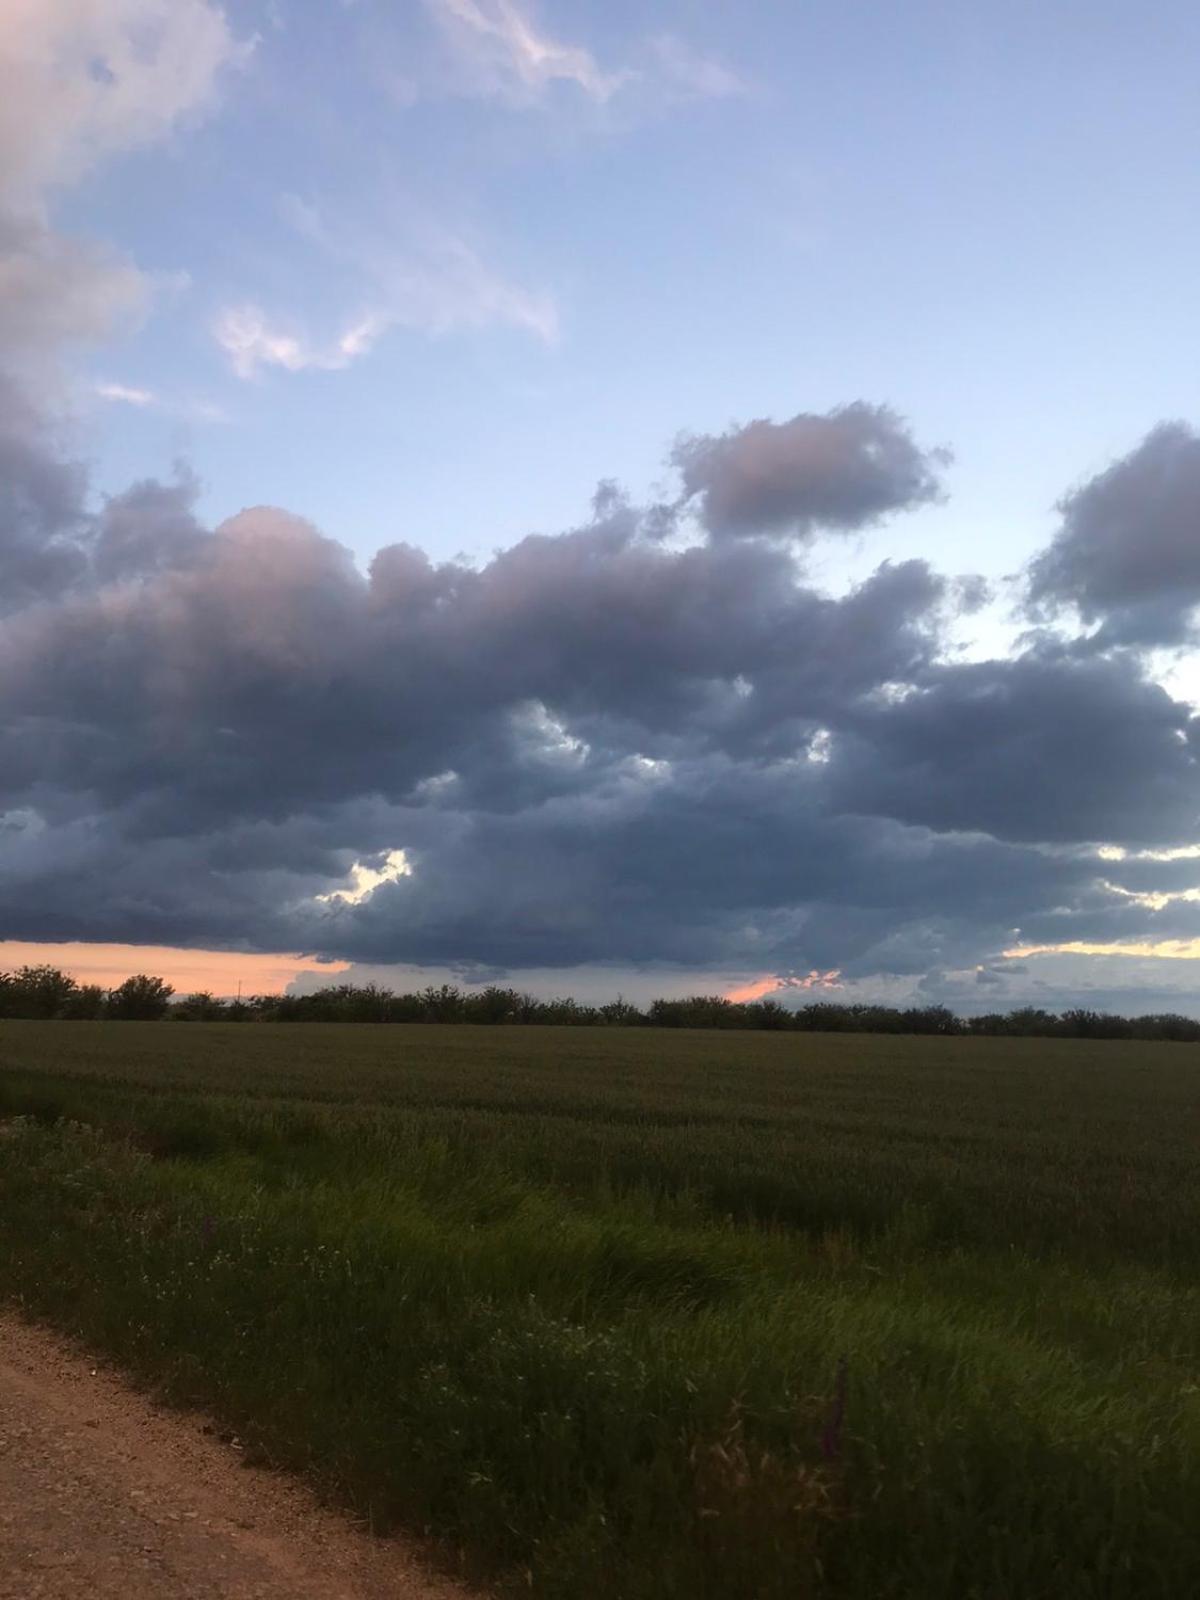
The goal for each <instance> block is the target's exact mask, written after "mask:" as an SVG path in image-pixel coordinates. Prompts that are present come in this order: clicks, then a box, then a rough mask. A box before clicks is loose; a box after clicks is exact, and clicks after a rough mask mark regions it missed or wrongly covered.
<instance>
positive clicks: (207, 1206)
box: [0, 1022, 1200, 1600]
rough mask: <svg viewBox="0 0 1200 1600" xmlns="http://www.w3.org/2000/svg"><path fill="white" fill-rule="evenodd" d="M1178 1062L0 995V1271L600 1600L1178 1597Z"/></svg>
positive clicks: (273, 1428)
mask: <svg viewBox="0 0 1200 1600" xmlns="http://www.w3.org/2000/svg"><path fill="white" fill-rule="evenodd" d="M1198 1112H1200V1056H1198V1055H1197V1054H1196V1052H1195V1049H1194V1047H1191V1046H1185V1045H1158V1044H1133V1043H1103V1042H1099V1043H1089V1042H1083V1041H1071V1040H1005V1039H931V1038H878V1037H870V1036H864V1035H848V1036H830V1035H826V1036H822V1035H808V1034H799V1035H797V1034H769V1033H768V1034H729V1033H725V1034H722V1033H711V1032H709V1033H701V1032H676V1031H666V1030H658V1031H654V1030H648V1029H628V1030H625V1029H586V1030H579V1029H557V1028H529V1029H526V1028H518V1027H511V1028H488V1029H482V1028H480V1029H473V1028H470V1027H423V1026H410V1027H370V1026H357V1027H355V1026H348V1027H342V1026H329V1027H322V1026H314V1025H307V1026H305V1025H301V1026H296V1027H290V1026H286V1025H279V1026H271V1027H267V1026H265V1025H263V1026H257V1027H255V1026H244V1025H243V1026H237V1025H226V1024H213V1025H190V1026H189V1025H185V1024H167V1023H162V1024H141V1025H139V1024H123V1023H113V1022H107V1023H100V1024H90V1023H75V1024H71V1023H19V1022H9V1023H5V1024H2V1025H0V1119H4V1121H3V1125H2V1126H0V1135H2V1137H0V1295H3V1296H4V1297H6V1298H7V1299H9V1300H10V1301H16V1302H20V1303H22V1304H24V1305H25V1306H26V1307H27V1308H28V1309H29V1311H30V1312H31V1313H32V1314H34V1315H36V1316H38V1317H41V1318H43V1319H44V1320H46V1321H48V1322H51V1323H54V1324H56V1325H58V1326H61V1327H63V1328H66V1329H69V1330H72V1331H78V1332H79V1333H81V1334H83V1335H85V1336H86V1338H87V1339H88V1340H89V1341H91V1342H92V1343H93V1344H94V1345H96V1346H99V1347H102V1348H104V1349H106V1350H108V1351H109V1352H110V1353H111V1354H112V1355H113V1356H114V1357H115V1358H116V1359H117V1360H118V1361H119V1362H121V1363H123V1364H125V1365H126V1367H127V1368H128V1369H130V1370H131V1371H133V1372H135V1373H137V1374H138V1375H139V1376H140V1377H142V1378H143V1379H144V1380H146V1381H147V1382H150V1383H152V1384H153V1385H154V1386H155V1388H156V1389H157V1390H159V1391H160V1392H163V1393H166V1394H168V1395H170V1396H172V1397H174V1398H177V1399H179V1400H181V1401H186V1402H196V1403H199V1404H201V1405H203V1406H205V1407H207V1408H208V1409H209V1410H210V1411H211V1412H213V1413H216V1414H218V1415H219V1416H220V1417H221V1418H223V1419H224V1420H225V1421H226V1422H227V1423H228V1425H229V1426H230V1427H231V1428H233V1429H235V1430H236V1431H237V1433H238V1434H239V1435H240V1437H241V1438H242V1439H243V1440H245V1441H247V1442H248V1445H249V1448H250V1453H251V1455H252V1456H253V1457H254V1458H256V1459H262V1460H265V1461H269V1462H272V1463H275V1464H278V1465H280V1466H284V1467H288V1468H291V1469H298V1470H302V1471H304V1472H305V1473H307V1474H309V1475H310V1476H311V1477H312V1478H314V1479H315V1480H316V1481H317V1482H318V1483H319V1484H320V1485H321V1486H323V1488H324V1489H325V1490H327V1492H328V1493H329V1494H330V1495H332V1496H335V1497H337V1498H339V1499H341V1500H343V1501H346V1502H348V1503H350V1504H353V1505H355V1506H356V1507H358V1508H359V1509H360V1510H364V1511H365V1512H366V1513H367V1514H368V1515H369V1516H370V1519H371V1521H372V1524H373V1525H374V1526H375V1527H376V1528H377V1529H380V1530H386V1529H387V1528H390V1527H397V1526H399V1527H405V1528H409V1529H414V1530H418V1531H422V1532H425V1533H428V1534H429V1535H431V1536H432V1537H433V1539H434V1540H435V1541H436V1543H437V1548H438V1549H439V1551H440V1554H441V1556H442V1558H443V1559H445V1560H447V1561H450V1562H455V1563H459V1564H461V1565H462V1566H464V1567H465V1568H466V1570H467V1571H469V1572H471V1573H474V1574H477V1575H482V1576H485V1577H487V1578H488V1579H490V1580H491V1581H492V1582H493V1583H495V1584H496V1585H497V1586H498V1587H500V1588H508V1587H512V1588H513V1589H514V1590H517V1591H519V1592H521V1593H526V1594H528V1593H530V1592H533V1593H534V1594H538V1595H543V1596H556V1597H564V1600H565V1597H567V1596H571V1597H579V1600H593V1597H599V1596H604V1597H606V1600H652V1597H653V1600H663V1597H681V1600H682V1597H689V1600H690V1597H711V1600H718V1597H720V1600H743V1597H744V1600H751V1597H754V1600H757V1597H766V1600H771V1597H776V1596H779V1597H783V1596H788V1597H789V1600H798V1597H800V1600H802V1597H804V1596H809V1595H814V1596H815V1595H829V1596H848V1597H854V1600H879V1597H884V1596H905V1597H912V1600H1037V1597H1042V1596H1044V1597H1046V1600H1073V1597H1083V1596H1089V1597H1091V1596H1095V1597H1101V1596H1103V1597H1106V1600H1108V1597H1113V1600H1115V1597H1129V1600H1151V1597H1156V1596H1161V1597H1163V1600H1168V1597H1169V1600H1181V1597H1183V1596H1186V1595H1190V1594H1193V1593H1196V1592H1197V1591H1198V1590H1200V1359H1198V1357H1200V1273H1198V1269H1200V1162H1198V1161H1197V1145H1198V1132H1200V1127H1198V1121H1200V1119H1198Z"/></svg>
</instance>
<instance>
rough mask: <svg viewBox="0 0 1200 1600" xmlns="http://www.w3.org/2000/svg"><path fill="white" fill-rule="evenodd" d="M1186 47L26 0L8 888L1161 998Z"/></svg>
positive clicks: (96, 920)
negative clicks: (768, 864) (351, 891)
mask: <svg viewBox="0 0 1200 1600" xmlns="http://www.w3.org/2000/svg"><path fill="white" fill-rule="evenodd" d="M1198 47H1200V12H1197V10H1196V8H1195V7H1192V6H1187V5H1184V4H1182V3H1164V4H1161V5H1159V6H1156V7H1153V8H1145V7H1138V6H1134V5H1133V4H1126V3H1120V4H1118V3H1112V0H1110V3H1093V4H1088V5H1084V4H1076V3H1074V0H1054V3H1051V4H1040V5H1035V4H1026V3H1006V4H1004V5H1000V4H973V5H966V6H964V5H961V4H958V5H953V4H949V3H945V4H935V3H932V0H914V3H912V4H909V5H906V6H903V7H891V8H885V7H880V6H879V5H877V4H875V5H868V4H865V3H862V4H860V3H848V0H841V3H836V4H835V3H810V4H793V3H786V4H785V3H782V0H780V3H765V0H750V3H746V4H743V5H741V6H738V7H736V8H734V7H730V6H716V5H713V4H704V3H701V0H661V3H660V0H656V3H653V4H638V5H635V4H632V3H612V4H605V5H599V4H595V3H584V0H231V3H229V4H227V5H226V6H225V7H224V8H222V7H221V6H220V5H218V4H217V3H216V0H71V3H68V0H8V3H7V4H6V5H4V6H3V7H0V379H2V382H0V491H3V492H0V590H3V588H4V585H5V584H7V586H8V587H7V598H6V599H5V603H4V606H3V607H2V608H0V610H2V612H3V616H2V618H0V657H3V659H5V660H7V661H8V662H9V663H10V674H9V681H10V684H11V685H13V687H11V689H10V690H8V691H6V693H7V694H8V699H7V700H6V701H5V703H4V705H3V707H2V709H3V710H4V712H5V715H6V717H7V719H8V721H7V728H8V730H9V734H10V735H11V738H12V741H13V742H12V745H11V748H9V749H8V753H7V755H6V756H4V758H3V759H4V760H6V761H7V762H8V765H9V770H10V771H11V772H12V773H14V774H16V776H14V777H13V778H12V779H11V781H9V782H8V783H7V785H5V786H0V912H3V918H4V920H3V923H2V924H0V938H2V937H3V936H4V935H5V934H8V935H10V936H11V937H12V938H13V939H14V940H21V941H24V943H23V944H22V946H21V948H22V949H23V950H29V949H34V948H35V947H37V948H40V946H41V944H45V945H46V946H47V948H49V947H50V946H51V945H54V944H55V943H56V942H61V941H73V942H74V945H75V946H79V947H87V948H92V949H99V948H101V947H108V946H110V945H113V944H120V945H123V946H125V945H142V946H146V947H150V946H153V947H155V948H156V949H160V948H161V947H174V946H178V947H188V948H190V949H192V950H198V949H210V948H211V949H214V950H217V951H223V952H226V953H230V952H232V953H234V954H235V955H239V956H240V957H243V958H245V959H246V960H249V959H250V958H251V957H253V958H254V959H255V960H258V961H260V962H261V960H264V959H265V960H270V961H274V959H275V957H276V955H278V954H279V952H284V953H287V952H291V953H293V954H297V953H302V954H304V955H305V956H306V957H308V958H316V957H320V958H321V959H322V960H325V961H337V962H348V963H352V964H354V965H355V967H356V968H357V969H361V970H363V971H371V972H374V973H379V972H384V971H398V970H401V969H403V970H404V971H405V972H408V973H413V972H416V973H418V974H419V973H427V974H431V975H432V974H437V975H440V974H444V973H450V974H458V975H466V976H468V977H469V976H472V975H474V976H477V977H481V978H482V977H485V976H487V975H489V974H495V973H498V972H501V971H503V972H509V973H516V974H518V975H520V974H525V976H526V977H527V979H528V981H529V982H531V983H535V984H537V985H538V986H539V987H542V988H547V987H548V988H565V987H574V988H576V989H577V990H578V991H579V992H580V993H599V992H603V991H606V990H607V989H608V988H611V987H613V986H614V984H615V983H616V982H617V981H618V980H619V982H620V986H622V987H624V988H625V989H626V992H634V993H636V992H639V988H640V989H641V990H644V991H645V992H650V991H653V990H659V989H667V988H679V987H680V986H683V987H695V986H697V985H700V984H703V985H705V986H707V985H710V984H711V985H716V984H723V985H731V986H734V987H737V986H744V985H746V984H747V983H749V984H754V983H759V982H762V981H764V980H765V978H767V977H770V976H771V975H774V974H779V975H781V976H782V977H784V978H786V979H790V980H794V981H800V980H802V979H805V978H806V975H807V974H808V973H809V972H810V971H813V970H816V971H819V972H826V971H834V970H836V971H838V972H840V973H842V975H843V977H842V981H843V982H844V984H845V985H846V986H847V987H848V988H849V989H851V990H853V991H854V992H856V993H857V992H862V993H875V994H882V995H887V996H888V997H890V998H903V997H904V996H905V995H910V994H912V993H914V992H918V993H921V994H923V995H925V996H926V997H928V996H929V995H935V996H938V997H943V998H947V999H949V1000H950V1001H952V1002H953V1003H955V1004H957V1005H960V1006H962V1007H963V1008H964V1009H978V1008H979V1006H980V1005H982V1004H984V1003H989V1004H990V1003H1000V1001H1001V1000H1004V1001H1013V1002H1015V1001H1016V1000H1018V999H1021V998H1028V997H1034V998H1037V997H1041V998H1042V999H1044V1000H1048V1001H1054V1002H1055V1003H1057V1002H1058V1001H1060V1000H1062V1001H1064V1002H1065V1001H1066V1000H1069V999H1070V998H1072V997H1074V996H1077V995H1079V994H1081V993H1086V994H1090V995H1093V996H1098V997H1099V998H1100V999H1101V1000H1106V1001H1107V1003H1110V1004H1114V1005H1117V1004H1119V1005H1121V1006H1122V1007H1123V1008H1124V1009H1135V1008H1136V1004H1137V1000H1138V997H1139V996H1140V997H1142V998H1143V999H1144V1001H1145V1004H1146V1005H1147V1006H1149V1005H1151V1004H1159V1003H1161V1004H1168V1003H1169V1004H1172V1005H1186V1006H1187V1007H1188V1008H1189V1009H1191V1008H1193V1006H1192V1002H1191V1000H1190V998H1189V995H1190V990H1189V985H1190V983H1191V979H1190V976H1189V974H1190V972H1191V971H1192V970H1193V963H1194V961H1195V959H1197V958H1200V912H1196V911H1195V910H1194V909H1193V908H1194V907H1195V905H1196V904H1197V903H1198V902H1200V889H1197V886H1196V885H1195V883H1194V882H1193V878H1194V875H1195V865H1194V863H1195V859H1196V856H1195V850H1194V846H1195V840H1196V836H1197V831H1198V830H1200V780H1198V773H1200V767H1198V766H1197V760H1198V757H1197V753H1196V752H1197V751H1200V732H1198V729H1200V723H1196V722H1195V721H1194V711H1195V706H1194V702H1195V701H1196V700H1197V699H1200V671H1198V670H1197V667H1196V661H1197V652H1196V641H1197V633H1196V615H1195V613H1196V608H1197V607H1200V441H1197V439H1196V437H1195V435H1194V434H1192V432H1191V431H1190V429H1189V427H1188V426H1186V424H1187V423H1188V422H1189V421H1190V420H1191V419H1195V418H1197V416H1198V415H1200V394H1198V393H1197V390H1198V387H1200V378H1198V377H1197V368H1196V362H1195V352H1194V348H1193V344H1194V341H1193V339H1192V338H1191V332H1192V326H1193V322H1194V301H1195V284H1196V282H1197V281H1198V277H1200V220H1198V219H1200V208H1198V206H1197V193H1196V191H1197V185H1198V181H1200V180H1198V177H1197V174H1198V173H1200V162H1198V160H1197V157H1198V155H1200V148H1198V146H1200V115H1198V114H1197V109H1196V106H1197V100H1196V94H1195V66H1196V62H1197V59H1198V58H1200V50H1198ZM847 407H848V408H849V410H846V409H844V408H847ZM760 419H770V421H769V422H767V421H765V420H760ZM1175 419H1179V420H1180V421H1181V422H1182V423H1183V424H1185V425H1184V426H1182V427H1179V428H1176V429H1167V430H1166V431H1165V432H1162V431H1160V432H1158V433H1153V432H1152V430H1154V429H1156V428H1157V427H1158V426H1159V425H1160V424H1162V423H1164V422H1171V421H1173V420H1175ZM684 436H688V437H691V438H692V441H693V443H692V445H691V446H690V447H688V448H686V449H684V450H682V451H680V449H679V448H678V441H679V440H680V439H681V437H684ZM944 452H950V453H952V454H946V453H944ZM72 462H75V463H82V465H83V468H85V469H86V474H87V477H86V481H85V480H84V478H83V477H81V474H80V470H79V468H78V467H77V466H73V465H72ZM4 473H7V474H8V476H9V480H10V481H9V482H8V483H7V484H6V483H5V482H4V480H3V476H2V475H3V474H4ZM602 481H612V482H615V483H616V484H618V485H619V486H621V487H622V488H623V489H624V490H626V491H628V495H629V497H630V499H629V502H628V503H627V504H626V503H623V502H620V501H619V500H614V499H612V498H611V496H610V497H609V498H608V499H604V498H602V499H601V500H600V501H599V502H597V506H598V509H595V510H594V509H593V500H592V497H593V494H594V491H595V490H596V487H597V485H598V484H599V483H601V482H602ZM131 486H133V487H131ZM6 494H7V499H6V498H5V495H6ZM1064 497H1067V498H1066V499H1065V500H1064ZM255 508H258V509H255ZM262 508H267V509H265V510H264V509H262ZM299 519H303V520H299ZM314 528H315V530H316V531H315V532H314ZM530 535H546V536H548V537H547V538H546V539H544V540H541V541H538V540H533V541H530V540H529V536H530ZM329 540H333V541H337V543H338V545H340V546H342V547H344V548H345V549H346V550H348V551H349V552H350V553H351V556H352V558H353V562H354V563H355V564H356V567H357V571H356V570H355V567H354V566H352V565H350V564H348V563H347V562H346V561H345V559H344V558H343V556H342V555H341V554H340V553H339V552H338V550H336V549H335V547H334V546H333V545H331V544H329V543H328V541H329ZM397 546H411V547H412V549H411V550H408V551H405V550H403V549H396V548H389V547H397ZM381 551H382V552H383V554H381V555H380V556H379V561H378V563H377V564H376V570H375V571H374V573H373V576H372V578H371V581H370V584H369V585H368V584H365V583H364V577H365V575H366V574H367V573H368V571H369V570H370V568H371V563H372V561H373V559H374V558H375V556H376V553H377V552H381ZM497 552H506V554H504V555H502V556H501V557H499V558H498V559H497ZM430 562H431V563H432V564H433V565H432V567H430V566H429V565H428V563H430ZM447 563H449V565H445V564H447ZM439 564H440V565H439ZM434 569H437V570H436V571H435V570H434ZM971 575H982V576H983V577H984V578H986V579H987V580H989V582H990V589H989V590H988V592H987V595H986V598H984V597H982V591H980V590H979V589H978V588H977V587H970V586H968V587H965V588H964V587H963V586H962V584H961V583H960V581H959V580H963V579H966V578H969V577H970V576H971ZM6 651H7V652H9V654H8V655H7V656H6V655H5V654H4V652H6ZM38 663H40V665H38ZM335 767H336V773H335V770H334V769H335ZM759 851H774V852H775V853H776V857H775V859H776V862H777V866H776V868H775V870H774V871H762V870H760V869H761V863H760V862H759V861H757V860H756V852H759ZM918 862H920V863H923V865H922V866H921V868H920V870H919V871H918V870H917V868H916V866H915V863H918ZM389 863H392V864H393V865H394V864H395V863H402V864H403V868H404V870H403V871H401V870H400V869H399V868H398V867H397V869H396V870H395V871H394V872H393V871H392V868H391V867H390V866H389ZM1114 863H1115V864H1116V865H1114ZM835 866H836V869H837V870H834V867H835ZM364 874H366V875H367V876H366V877H364V876H363V875H364ZM380 874H382V876H380ZM368 880H369V881H370V882H372V883H373V884H374V885H375V886H374V888H373V889H371V890H370V892H364V893H363V894H362V895H361V896H359V897H357V898H353V897H351V898H347V893H346V892H345V885H347V884H349V885H351V886H353V885H355V884H359V883H365V882H367V881H368ZM906 885H907V887H905V886H906ZM72 886H74V887H72ZM80 886H82V887H80ZM339 886H341V887H339ZM356 893H357V891H356ZM72 895H74V897H75V898H74V899H73V898H72ZM1034 949H1036V950H1039V951H1044V952H1046V953H1044V954H1040V955H1032V956H1030V955H1023V956H1022V955H1015V954H1013V952H1014V951H1026V952H1028V951H1030V950H1034ZM0 958H2V952H0ZM222 959H224V957H223V958H222ZM230 959H232V956H230ZM106 970H107V969H106ZM189 970H192V969H190V968H189ZM230 970H231V971H232V968H230ZM247 970H249V969H247ZM256 970H257V969H256ZM275 970H276V968H275V967H272V968H271V971H275ZM559 972H561V973H563V974H565V975H566V976H564V977H563V978H562V980H561V981H560V980H559V979H558V978H556V977H555V974H556V973H559ZM568 980H569V981H568Z"/></svg>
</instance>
